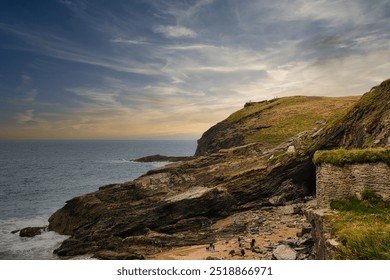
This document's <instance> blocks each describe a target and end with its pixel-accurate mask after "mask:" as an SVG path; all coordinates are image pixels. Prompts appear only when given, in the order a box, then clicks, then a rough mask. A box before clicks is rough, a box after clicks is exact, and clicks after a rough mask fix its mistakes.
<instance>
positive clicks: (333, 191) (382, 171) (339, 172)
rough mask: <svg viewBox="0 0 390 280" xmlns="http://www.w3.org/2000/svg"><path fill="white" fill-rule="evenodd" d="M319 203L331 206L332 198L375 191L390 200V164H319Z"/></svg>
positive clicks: (323, 205)
mask: <svg viewBox="0 0 390 280" xmlns="http://www.w3.org/2000/svg"><path fill="white" fill-rule="evenodd" d="M316 177H317V178H316V184H317V187H316V189H317V203H318V206H319V207H325V208H327V207H329V204H330V202H331V201H332V200H335V199H340V198H344V197H348V196H353V195H356V196H358V197H359V196H360V195H361V194H362V193H363V191H365V190H369V191H373V192H375V193H377V194H379V195H381V196H382V198H383V199H385V200H390V166H389V165H387V164H386V163H382V162H379V163H364V164H348V165H344V166H342V167H340V166H335V165H332V164H329V163H321V164H319V165H317V172H316Z"/></svg>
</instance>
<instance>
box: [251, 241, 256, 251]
mask: <svg viewBox="0 0 390 280" xmlns="http://www.w3.org/2000/svg"><path fill="white" fill-rule="evenodd" d="M255 243H256V240H255V239H252V241H251V250H252V251H253V250H254V248H255Z"/></svg>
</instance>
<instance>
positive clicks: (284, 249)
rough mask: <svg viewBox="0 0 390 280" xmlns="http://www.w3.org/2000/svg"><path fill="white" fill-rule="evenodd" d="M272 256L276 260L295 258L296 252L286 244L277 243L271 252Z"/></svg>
mask: <svg viewBox="0 0 390 280" xmlns="http://www.w3.org/2000/svg"><path fill="white" fill-rule="evenodd" d="M272 257H273V258H274V259H276V260H295V259H296V258H297V252H296V251H295V250H294V249H292V248H291V247H289V246H287V245H279V246H278V247H276V249H275V250H274V251H273V252H272Z"/></svg>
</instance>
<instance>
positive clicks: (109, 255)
mask: <svg viewBox="0 0 390 280" xmlns="http://www.w3.org/2000/svg"><path fill="white" fill-rule="evenodd" d="M93 258H97V259H101V260H144V259H145V258H144V256H142V255H141V254H139V253H134V252H132V253H130V252H114V251H100V252H98V253H96V254H94V255H93Z"/></svg>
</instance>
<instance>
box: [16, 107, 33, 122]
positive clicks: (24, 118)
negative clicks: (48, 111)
mask: <svg viewBox="0 0 390 280" xmlns="http://www.w3.org/2000/svg"><path fill="white" fill-rule="evenodd" d="M33 117H34V110H27V111H25V112H24V113H20V114H16V120H17V122H18V123H19V124H24V123H27V122H30V121H32V120H33Z"/></svg>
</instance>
